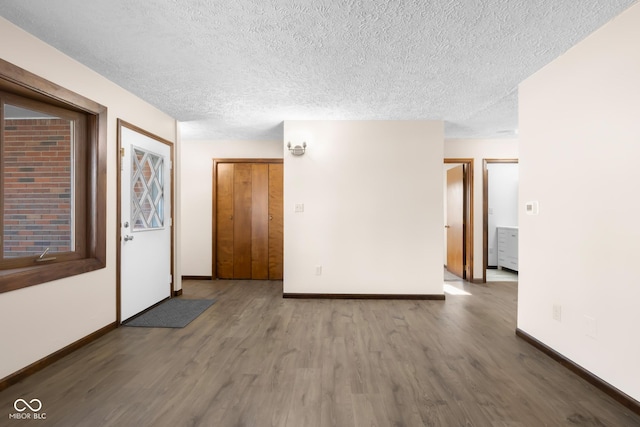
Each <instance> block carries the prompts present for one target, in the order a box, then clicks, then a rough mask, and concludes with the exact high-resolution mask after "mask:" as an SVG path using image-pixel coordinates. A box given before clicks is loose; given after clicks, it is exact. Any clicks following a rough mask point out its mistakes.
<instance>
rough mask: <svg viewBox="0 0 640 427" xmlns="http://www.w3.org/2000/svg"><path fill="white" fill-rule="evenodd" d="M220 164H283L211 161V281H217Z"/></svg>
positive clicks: (267, 161) (249, 160) (233, 159)
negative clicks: (217, 213)
mask: <svg viewBox="0 0 640 427" xmlns="http://www.w3.org/2000/svg"><path fill="white" fill-rule="evenodd" d="M220 163H267V164H268V163H275V164H282V163H284V159H278V158H273V159H265V158H261V159H240V158H231V159H225V158H214V159H213V169H212V175H213V176H212V187H211V202H212V203H211V278H212V280H215V279H218V269H217V267H216V266H217V265H218V262H217V261H218V260H217V258H218V247H217V241H218V239H217V237H218V236H217V234H218V227H217V226H216V224H217V215H216V212H217V207H218V206H217V205H218V194H217V191H218V165H219V164H220Z"/></svg>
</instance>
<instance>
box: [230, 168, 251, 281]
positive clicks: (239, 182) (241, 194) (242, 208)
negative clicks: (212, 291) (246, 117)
mask: <svg viewBox="0 0 640 427" xmlns="http://www.w3.org/2000/svg"><path fill="white" fill-rule="evenodd" d="M251 196H252V194H251V164H248V163H236V164H235V167H234V174H233V278H234V279H251Z"/></svg>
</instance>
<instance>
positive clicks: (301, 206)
mask: <svg viewBox="0 0 640 427" xmlns="http://www.w3.org/2000/svg"><path fill="white" fill-rule="evenodd" d="M295 211H296V212H297V213H300V212H304V203H296V206H295Z"/></svg>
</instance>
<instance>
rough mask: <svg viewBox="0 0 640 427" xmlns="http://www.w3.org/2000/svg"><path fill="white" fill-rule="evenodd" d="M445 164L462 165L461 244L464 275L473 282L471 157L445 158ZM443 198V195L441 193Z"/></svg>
mask: <svg viewBox="0 0 640 427" xmlns="http://www.w3.org/2000/svg"><path fill="white" fill-rule="evenodd" d="M444 163H445V164H450V163H460V164H462V165H464V168H465V172H466V173H465V174H464V183H463V187H464V203H463V213H462V215H463V220H464V232H463V243H462V244H463V246H464V277H463V279H464V280H466V281H468V282H473V281H474V279H473V258H474V257H473V206H474V205H473V175H474V172H473V159H472V158H445V159H444ZM443 198H444V195H443Z"/></svg>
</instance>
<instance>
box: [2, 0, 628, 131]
mask: <svg viewBox="0 0 640 427" xmlns="http://www.w3.org/2000/svg"><path fill="white" fill-rule="evenodd" d="M633 3H635V1H634V0H510V1H505V0H401V1H391V0H386V1H383V0H369V1H368V0H306V1H305V0H302V1H295V0H229V1H213V0H182V1H180V0H149V1H131V0H91V1H87V0H29V1H24V0H0V15H2V16H3V17H5V18H6V19H8V20H10V21H12V22H13V23H15V24H16V25H18V26H20V27H22V28H24V29H25V30H26V31H28V32H30V33H32V34H34V35H35V36H37V37H38V38H40V39H42V40H44V41H45V42H47V43H48V44H50V45H53V46H55V47H56V48H58V49H59V50H61V51H62V52H64V53H66V54H68V55H69V56H71V57H73V58H75V59H76V60H78V61H79V62H81V63H83V64H85V65H87V66H88V67H90V68H92V69H94V70H96V71H97V72H99V73H100V74H102V75H104V76H106V77H107V78H109V79H110V80H112V81H114V82H116V83H117V84H119V85H120V86H122V87H124V88H126V89H128V90H129V91H131V92H133V93H134V94H136V95H138V96H139V97H141V98H143V99H145V100H146V101H148V102H150V103H151V104H153V105H155V106H156V107H158V108H159V109H161V110H163V111H165V112H166V113H168V114H170V115H171V116H173V117H175V118H177V119H178V120H180V121H181V122H183V123H182V124H181V126H182V134H183V137H184V139H234V140H241V139H280V138H282V121H283V120H292V119H294V120H295V119H317V120H327V119H351V120H358V119H362V120H365V119H367V120H385V119H393V120H401V119H406V120H410V119H443V120H445V121H446V136H447V138H467V137H476V138H483V137H501V136H502V137H505V136H513V135H514V131H515V130H516V129H517V86H518V84H519V83H520V82H521V81H522V80H524V79H525V78H527V77H528V76H529V75H531V74H532V73H534V72H535V71H537V70H538V69H540V68H541V67H543V66H544V65H546V64H547V63H549V62H550V61H552V60H553V59H555V58H556V57H558V56H559V55H561V54H562V53H563V52H565V51H566V50H567V49H568V48H570V47H571V46H573V45H574V44H575V43H576V42H578V41H580V40H581V39H583V38H584V37H585V36H587V35H588V34H589V33H591V32H592V31H594V30H595V29H597V28H598V27H600V26H601V25H603V24H604V23H606V22H607V21H608V20H610V19H611V18H613V17H614V16H616V15H617V14H618V13H620V12H622V11H623V10H624V9H626V8H627V7H629V6H630V5H632V4H633Z"/></svg>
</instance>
